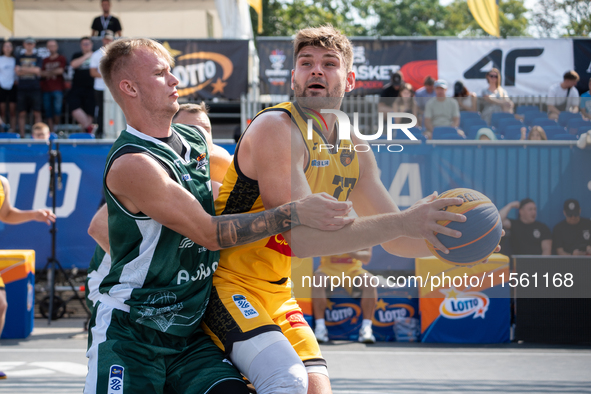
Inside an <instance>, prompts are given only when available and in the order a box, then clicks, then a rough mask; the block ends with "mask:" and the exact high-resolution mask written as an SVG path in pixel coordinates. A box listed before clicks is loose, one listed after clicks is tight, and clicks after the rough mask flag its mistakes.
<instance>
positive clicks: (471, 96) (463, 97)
mask: <svg viewBox="0 0 591 394" xmlns="http://www.w3.org/2000/svg"><path fill="white" fill-rule="evenodd" d="M454 98H455V99H456V100H457V101H458V104H459V105H460V111H471V112H477V111H478V99H477V98H476V93H474V92H470V91H468V88H466V86H464V83H463V82H462V81H457V82H456V83H455V85H454Z"/></svg>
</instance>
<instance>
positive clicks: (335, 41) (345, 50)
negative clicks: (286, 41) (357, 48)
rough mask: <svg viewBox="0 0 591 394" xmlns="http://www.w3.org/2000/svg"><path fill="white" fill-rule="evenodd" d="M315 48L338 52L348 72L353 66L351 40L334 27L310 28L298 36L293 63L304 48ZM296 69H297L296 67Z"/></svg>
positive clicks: (294, 47) (294, 44) (294, 46)
mask: <svg viewBox="0 0 591 394" xmlns="http://www.w3.org/2000/svg"><path fill="white" fill-rule="evenodd" d="M307 46H313V47H320V48H324V49H332V50H335V51H337V52H338V53H340V54H341V56H342V57H343V60H344V61H345V66H346V68H347V71H351V68H352V66H353V45H352V44H351V41H349V39H348V38H347V37H346V36H345V35H343V34H341V32H339V31H338V30H337V29H335V28H334V27H333V26H332V25H326V26H320V27H309V28H307V29H302V30H300V31H299V32H298V34H296V36H295V39H294V41H293V63H294V65H295V64H296V59H297V58H298V54H299V53H300V51H301V50H302V49H304V47H307ZM294 68H295V67H294Z"/></svg>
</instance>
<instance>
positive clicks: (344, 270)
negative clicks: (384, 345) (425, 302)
mask: <svg viewBox="0 0 591 394" xmlns="http://www.w3.org/2000/svg"><path fill="white" fill-rule="evenodd" d="M370 260H371V248H368V249H363V250H360V251H357V252H353V253H346V254H341V255H338V256H324V257H321V259H320V267H319V268H318V270H316V272H315V273H314V276H315V279H314V286H312V305H313V310H314V312H313V313H314V321H315V323H316V327H315V329H314V334H315V336H316V339H317V340H318V342H321V343H322V342H328V330H327V329H326V325H325V321H324V313H325V311H326V306H327V299H326V287H325V286H322V285H323V284H326V283H327V282H326V280H325V279H324V278H325V277H327V276H328V277H329V278H330V277H335V276H336V277H338V278H341V277H343V278H350V279H343V283H347V287H346V290H347V292H348V293H349V294H350V295H351V296H352V297H359V296H361V312H362V314H363V322H362V323H361V329H360V330H359V342H364V343H374V342H375V341H376V339H375V337H374V335H373V332H372V328H371V324H372V323H371V321H372V319H373V315H374V312H375V308H376V302H377V301H378V291H377V289H376V288H375V287H373V286H371V285H369V283H370V278H371V277H372V276H373V275H372V274H371V273H369V272H368V271H366V270H365V269H363V265H364V264H367V263H369V261H370ZM366 275H367V279H366V280H364V284H365V285H366V286H363V287H360V288H357V287H349V285H348V283H352V282H353V279H355V278H356V277H358V276H360V277H366ZM349 280H350V282H349ZM328 282H330V280H328ZM316 284H320V285H321V286H316ZM357 291H360V294H355V293H356V292H357Z"/></svg>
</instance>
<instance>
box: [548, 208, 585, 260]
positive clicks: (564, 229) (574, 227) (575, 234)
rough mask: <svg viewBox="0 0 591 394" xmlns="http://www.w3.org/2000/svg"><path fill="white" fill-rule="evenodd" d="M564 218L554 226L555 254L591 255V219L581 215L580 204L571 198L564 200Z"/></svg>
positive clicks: (553, 243)
mask: <svg viewBox="0 0 591 394" xmlns="http://www.w3.org/2000/svg"><path fill="white" fill-rule="evenodd" d="M562 213H563V214H564V216H565V218H566V219H565V220H563V221H562V222H560V223H558V224H557V225H556V226H554V232H553V234H552V245H553V246H554V248H555V250H556V254H559V255H564V256H571V255H572V256H585V255H587V256H588V255H591V220H589V219H585V218H582V217H581V206H580V205H579V202H578V201H577V200H575V199H573V198H571V199H569V200H566V201H565V202H564V207H563V210H562Z"/></svg>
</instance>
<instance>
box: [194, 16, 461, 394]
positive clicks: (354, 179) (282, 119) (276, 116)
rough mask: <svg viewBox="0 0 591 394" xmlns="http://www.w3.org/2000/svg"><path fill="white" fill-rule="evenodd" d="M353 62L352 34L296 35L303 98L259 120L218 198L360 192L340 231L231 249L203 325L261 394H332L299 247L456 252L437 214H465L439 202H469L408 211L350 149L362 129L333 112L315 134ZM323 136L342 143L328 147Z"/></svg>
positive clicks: (295, 75) (291, 235)
mask: <svg viewBox="0 0 591 394" xmlns="http://www.w3.org/2000/svg"><path fill="white" fill-rule="evenodd" d="M352 63H353V50H352V45H351V42H350V41H349V40H348V39H347V38H346V37H345V36H343V35H342V34H340V33H339V32H337V31H336V30H335V29H333V28H332V27H330V26H328V27H320V28H310V29H304V30H302V31H300V32H298V34H297V35H296V37H295V42H294V70H292V78H291V86H292V89H293V90H294V91H295V97H296V104H293V105H292V104H290V103H285V104H281V105H279V106H276V107H273V108H270V109H267V110H264V111H262V112H261V113H259V114H258V115H257V116H256V117H255V118H254V119H253V121H252V123H251V124H250V126H249V127H248V129H247V130H246V131H245V133H244V134H243V136H242V139H241V140H240V142H239V143H238V146H237V149H236V153H235V156H234V160H233V164H232V165H231V166H230V169H229V170H228V173H227V174H226V177H225V178H224V182H223V184H222V187H221V189H220V196H219V198H218V201H217V203H216V214H230V213H241V212H244V213H246V212H257V211H260V210H263V209H270V208H272V207H275V206H278V205H281V204H283V203H286V202H289V201H292V200H294V199H297V198H301V197H303V196H306V195H309V194H311V193H319V192H326V193H327V194H329V195H332V196H335V197H337V198H338V199H339V200H345V199H349V200H351V201H352V203H353V207H354V209H355V210H356V212H357V214H358V215H359V216H360V217H359V218H357V219H356V220H355V221H354V222H353V223H352V224H350V225H348V226H345V227H344V228H342V229H340V230H338V231H331V232H327V231H321V230H309V231H307V230H302V231H300V228H293V229H292V230H290V231H287V232H285V233H283V234H282V236H279V235H277V236H274V237H270V238H267V239H265V240H262V241H259V242H256V243H253V244H249V245H245V246H241V247H236V248H229V249H227V250H225V251H223V252H222V254H221V259H220V265H219V267H218V269H217V270H216V272H215V274H214V286H215V288H214V290H213V291H212V294H211V297H210V301H209V305H208V310H207V312H206V317H205V318H204V323H205V325H206V326H207V327H206V329H207V330H208V331H209V334H210V335H211V336H212V338H213V339H214V341H215V342H216V343H217V344H218V346H220V347H221V348H222V349H223V350H224V351H225V352H226V353H227V354H228V355H229V357H230V358H231V360H232V362H233V363H234V365H235V366H236V367H237V368H238V369H239V370H240V371H241V372H242V373H243V374H244V375H246V376H247V377H248V379H250V381H251V382H252V383H253V384H254V386H255V388H256V389H257V392H258V393H260V394H268V393H295V394H304V393H306V392H308V393H330V392H331V389H330V381H329V378H328V370H327V367H326V362H325V361H324V359H322V355H321V353H320V349H319V347H318V343H317V342H316V338H315V337H314V333H313V332H312V330H311V329H310V327H309V326H308V325H307V324H306V322H305V320H304V319H303V316H302V313H301V310H300V309H299V307H298V305H297V303H296V302H295V300H294V299H292V298H291V283H290V280H289V271H290V256H291V255H292V253H293V254H294V255H296V256H297V257H312V256H321V255H336V254H341V253H346V252H353V251H356V250H361V249H364V248H367V247H370V246H373V245H376V244H382V246H383V247H384V248H385V249H386V250H387V251H388V252H390V253H393V254H397V255H402V256H408V257H419V256H429V255H431V253H430V252H429V250H428V248H427V246H426V243H425V240H424V239H425V238H427V239H428V240H429V241H430V242H432V243H433V244H434V245H435V246H436V247H437V248H439V249H440V250H443V251H444V252H445V253H447V252H448V251H447V249H446V248H445V247H444V246H443V245H442V244H441V243H440V242H439V241H438V239H437V238H436V237H435V235H434V232H438V233H441V234H445V235H448V236H452V237H459V236H461V234H460V233H459V232H457V231H453V230H451V229H449V228H447V227H443V226H440V225H438V224H437V223H436V222H437V221H438V220H452V221H464V220H465V217H464V216H463V215H460V214H453V213H450V212H445V211H441V210H440V209H442V208H443V207H445V206H447V205H454V204H460V203H461V200H460V199H456V198H451V199H439V200H435V198H436V195H435V194H433V195H431V196H429V197H427V198H425V199H423V200H421V201H419V202H418V203H416V204H415V205H413V206H412V207H411V208H409V209H407V210H405V211H403V212H400V210H399V209H398V207H397V206H396V204H395V203H394V201H393V200H392V198H391V197H390V195H389V194H388V191H387V190H386V189H385V187H384V185H383V184H382V182H381V181H380V178H379V175H378V168H377V165H376V161H375V158H374V156H373V153H372V152H371V149H368V151H367V152H360V151H359V152H355V151H351V150H347V149H343V148H344V147H346V146H350V145H352V144H355V145H367V144H366V143H365V141H362V140H360V139H358V138H357V137H353V139H352V141H338V139H337V130H336V126H335V125H336V117H334V116H333V115H327V114H324V118H325V120H326V127H323V128H322V130H316V132H315V134H314V136H313V140H308V139H307V133H306V125H307V118H308V116H309V115H307V114H306V113H307V112H309V111H308V110H309V109H313V110H316V111H318V112H320V109H339V108H340V105H341V100H342V97H343V96H344V94H345V92H349V91H351V90H352V89H353V88H354V86H355V74H354V72H353V71H352V70H351V68H352ZM315 100H318V102H314V101H315ZM292 126H293V127H292ZM320 143H323V144H327V145H328V144H330V145H333V146H339V147H340V149H339V150H338V152H337V151H336V149H334V150H331V151H328V150H326V149H319V144H320ZM366 148H367V147H366ZM360 150H361V149H360Z"/></svg>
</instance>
